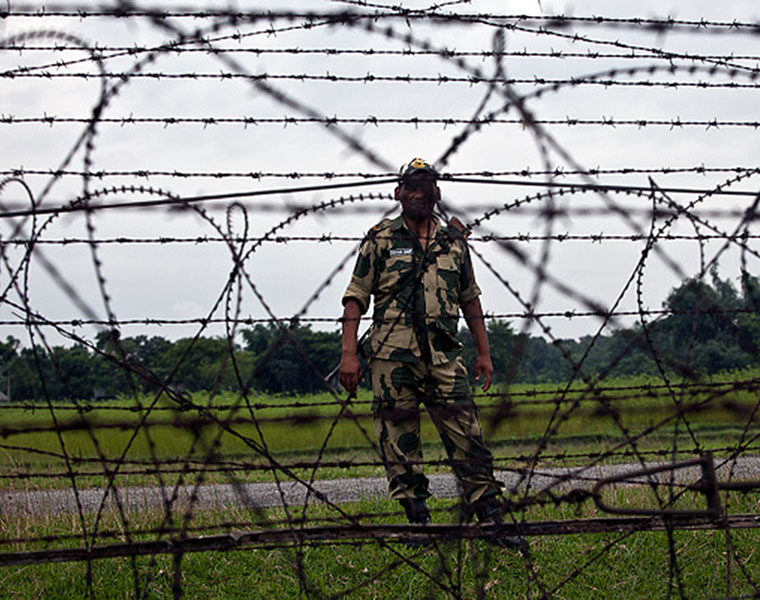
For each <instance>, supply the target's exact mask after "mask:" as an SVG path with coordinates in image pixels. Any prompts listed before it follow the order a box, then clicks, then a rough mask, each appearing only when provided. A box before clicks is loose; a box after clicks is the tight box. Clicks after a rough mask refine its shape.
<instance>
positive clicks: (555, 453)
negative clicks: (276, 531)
mask: <svg viewBox="0 0 760 600" xmlns="http://www.w3.org/2000/svg"><path fill="white" fill-rule="evenodd" d="M754 376H755V374H754V373H748V374H742V375H741V376H737V377H734V378H733V379H731V378H727V380H728V381H736V380H737V379H741V378H745V379H752V378H754ZM661 383H662V382H652V381H644V380H643V379H641V378H639V379H636V380H626V381H615V382H610V381H607V382H605V387H606V388H607V389H606V390H605V391H604V392H603V394H602V396H601V398H602V400H600V395H599V394H588V393H585V392H579V391H578V389H576V390H571V391H570V392H567V391H564V390H562V389H561V388H557V387H556V386H554V387H553V386H514V387H512V388H510V389H509V390H508V392H509V395H504V396H500V397H497V398H482V399H480V402H479V404H480V406H481V407H482V416H483V423H484V427H485V430H486V433H487V436H488V438H489V443H490V446H491V448H492V450H493V451H494V455H495V458H496V462H497V466H502V467H515V466H517V467H519V466H522V465H528V464H532V463H531V461H532V459H533V457H534V456H537V457H538V466H542V467H545V466H562V465H578V464H587V463H588V462H590V461H592V460H598V459H599V458H600V456H603V455H605V454H609V456H607V457H606V458H604V459H602V460H603V462H608V463H609V462H623V461H631V460H636V457H637V456H640V457H644V458H647V459H652V460H666V459H668V458H671V455H672V453H673V452H674V451H679V452H683V453H684V454H681V455H677V456H680V457H684V456H685V455H688V453H689V452H691V451H692V450H704V449H712V448H717V449H725V448H728V447H737V448H740V449H741V451H742V452H744V453H758V452H760V450H759V449H758V448H757V447H758V445H760V444H759V443H758V442H757V441H756V439H755V438H756V437H757V436H758V433H760V428H758V426H757V421H756V417H755V415H754V409H755V403H756V398H755V397H754V395H753V394H751V393H750V392H747V391H737V390H731V391H729V392H726V391H725V390H713V391H705V390H703V391H700V392H699V393H697V394H680V393H679V392H678V390H677V389H671V390H669V393H668V394H666V395H658V393H656V392H653V391H652V390H653V389H654V388H653V387H652V386H655V385H659V384H661ZM707 383H711V384H719V383H721V381H720V380H718V379H715V380H713V381H711V382H707ZM609 388H616V389H609ZM631 390H633V391H631ZM502 391H505V392H506V390H502ZM716 392H717V393H716ZM194 401H195V402H196V403H198V404H205V403H208V402H209V401H208V399H207V398H204V397H203V396H202V395H196V397H194ZM331 401H332V398H331V397H329V396H328V395H322V396H315V397H309V398H286V397H283V398H255V399H252V400H251V402H253V403H254V404H258V405H257V406H240V407H239V408H237V409H235V410H232V409H231V408H230V407H231V406H236V405H237V404H238V403H239V402H240V401H239V399H237V398H235V397H233V396H223V397H219V398H215V399H214V401H213V402H211V403H210V404H209V410H208V411H203V412H201V413H199V412H198V411H193V410H190V411H187V410H183V411H180V410H175V408H176V407H171V406H168V405H164V404H163V403H162V401H160V400H159V402H158V404H157V405H158V406H160V407H162V408H163V409H165V410H161V411H159V412H154V413H151V414H149V415H147V416H145V414H144V413H141V412H136V411H132V410H124V409H131V408H134V407H135V405H136V402H139V403H140V404H141V405H142V406H143V407H145V406H147V405H148V404H149V403H150V402H151V399H150V398H147V397H146V398H139V399H137V400H135V399H122V400H119V401H117V402H116V403H115V404H114V403H111V404H108V405H100V406H97V407H83V408H86V410H71V409H72V405H60V406H56V407H52V410H51V407H46V406H40V405H35V406H30V407H28V408H26V409H13V410H9V409H4V410H3V411H2V413H0V414H1V415H2V427H1V428H0V487H2V488H3V489H4V490H13V491H24V490H30V491H31V490H38V489H44V488H66V487H70V486H71V485H72V481H74V482H76V485H77V487H79V488H85V487H97V486H102V485H104V484H105V483H106V481H107V480H108V477H107V476H106V475H105V474H104V473H103V469H104V465H105V466H107V467H108V468H109V470H111V471H112V472H114V470H115V469H114V467H115V466H117V465H118V469H117V470H116V471H117V473H116V475H115V476H114V477H115V482H116V485H119V486H132V485H161V486H168V485H173V484H174V483H176V482H178V481H183V482H187V483H195V482H196V481H201V482H207V483H211V482H216V481H220V482H229V481H270V480H272V479H273V474H272V470H271V468H265V467H267V466H269V467H271V461H276V462H277V463H278V464H281V465H289V466H291V467H292V469H293V472H294V473H295V474H297V475H298V476H299V477H307V478H308V477H311V476H316V477H357V476H382V474H383V470H382V468H381V466H379V465H378V464H377V455H376V453H375V452H374V451H373V449H372V444H373V443H374V434H373V433H372V423H371V418H370V417H369V397H368V396H367V395H366V394H362V395H360V397H359V399H358V402H356V403H354V404H353V405H352V406H351V407H349V408H350V411H351V415H350V416H349V417H348V418H337V417H338V416H339V415H340V414H341V412H340V410H341V409H340V408H339V407H338V406H336V405H334V404H331ZM263 404H266V405H267V406H261V405H263ZM677 406H678V407H680V408H684V407H689V410H688V411H687V412H686V413H685V415H682V416H681V417H680V418H677V417H676V416H677V415H678V413H679V411H678V410H677V408H676V407H677ZM199 414H200V415H201V416H204V415H205V416H207V415H209V414H211V415H213V417H214V419H213V420H212V422H210V423H205V424H204V423H197V422H195V423H192V422H191V420H192V419H194V418H196V417H198V416H199ZM342 414H343V416H344V417H345V416H346V414H345V412H344V413H342ZM143 417H144V418H145V419H147V421H144V420H143ZM253 417H255V422H254V419H253ZM231 419H237V420H231ZM61 425H63V426H64V427H63V428H60V426H61ZM104 425H105V426H106V427H103V426H104ZM138 425H139V427H138ZM54 427H59V428H60V430H59V431H56V430H55V429H54ZM423 441H424V444H425V446H424V447H425V457H426V459H428V460H432V461H436V460H439V459H443V458H444V456H443V452H442V449H441V445H440V442H439V441H438V438H437V435H436V433H435V431H434V430H433V428H432V426H431V425H430V424H429V422H428V421H427V420H426V419H423ZM537 449H540V452H537ZM122 457H123V458H125V459H126V462H123V463H122V462H121V459H122ZM317 459H319V460H320V466H319V468H317V469H314V468H311V467H309V466H306V465H308V464H309V463H312V462H314V461H315V460H317ZM361 463H368V464H361ZM427 470H428V472H435V471H448V468H447V467H446V466H435V465H433V466H430V468H428V469H427ZM730 499H731V502H730V503H729V504H728V507H729V512H730V513H731V514H737V513H742V512H743V513H750V514H757V513H760V505H759V504H758V501H757V495H754V494H749V495H746V496H736V495H732V496H731V497H730ZM608 501H609V502H611V503H622V504H628V505H634V506H655V505H656V502H655V501H654V498H653V496H652V494H651V492H647V491H645V490H639V489H631V488H627V489H626V490H620V491H614V492H613V497H612V498H609V499H608ZM697 502H701V499H700V498H697V497H696V496H695V495H694V494H692V495H691V496H686V497H685V498H684V500H682V504H687V505H688V504H689V503H697ZM432 506H433V507H434V508H435V509H436V512H435V521H436V522H438V523H445V522H456V519H457V512H456V510H455V504H454V501H452V500H446V499H438V500H434V501H433V502H432ZM682 508H683V507H682ZM341 511H343V513H348V514H349V515H353V516H355V517H357V518H358V519H359V522H361V523H369V522H384V523H401V522H403V517H402V515H401V514H400V513H399V512H398V506H397V505H396V504H395V503H391V502H389V501H386V500H372V501H365V502H362V503H358V504H354V505H346V506H343V507H341ZM288 516H289V517H291V518H292V517H293V516H294V515H292V514H291V515H285V514H284V513H283V512H282V511H277V510H267V511H260V512H257V513H253V514H252V513H245V512H234V511H226V512H222V513H220V512H215V513H205V514H204V513H195V512H192V513H189V514H171V515H170V516H168V517H166V519H165V518H164V516H163V515H160V514H157V515H151V514H130V515H123V516H119V515H115V514H105V515H102V516H101V517H100V518H96V517H95V516H94V515H87V516H85V517H84V518H80V517H78V516H76V515H58V516H57V517H56V518H50V519H42V520H36V521H32V520H29V519H20V518H12V517H9V516H8V515H7V514H2V511H0V542H2V543H0V553H1V552H24V551H32V550H40V549H46V548H48V549H60V548H67V547H68V548H79V547H82V545H83V544H84V542H83V539H82V537H81V536H82V533H83V532H87V533H88V534H92V533H93V532H96V533H97V534H98V535H97V540H96V543H97V544H113V543H119V542H124V541H128V540H155V539H166V538H167V537H171V535H172V534H168V533H165V532H164V533H157V529H156V528H161V527H163V528H167V527H168V528H169V529H170V530H175V531H176V530H177V529H178V528H181V527H182V526H183V524H185V525H186V526H187V527H189V530H188V535H190V536H191V537H195V536H200V535H207V534H218V533H220V532H225V531H229V530H243V531H249V530H252V529H259V528H271V527H285V526H286V522H287V518H286V517H288ZM305 516H306V518H307V521H308V523H309V524H313V523H317V522H333V523H346V522H348V521H349V520H350V518H349V517H348V516H346V514H341V512H340V511H337V512H336V510H335V509H331V508H329V507H326V506H313V507H310V508H309V509H308V512H307V514H306V515H305ZM599 516H604V515H600V514H599V513H598V512H597V510H596V509H595V508H594V506H593V505H592V504H591V503H590V502H588V501H586V502H584V503H580V504H576V503H567V502H562V503H559V504H558V505H556V506H555V505H548V506H547V505H536V506H531V507H529V508H528V509H526V510H525V511H524V512H521V513H519V514H516V515H514V517H515V518H516V519H517V520H518V521H540V520H554V519H574V518H590V517H599ZM167 519H168V520H167ZM330 519H332V521H329V520H330ZM325 520H328V521H325ZM755 538H756V533H755V531H754V530H736V531H730V532H726V531H675V532H673V533H672V534H668V533H663V532H640V533H635V534H628V535H626V534H619V533H618V534H614V533H606V534H576V535H566V536H559V535H557V536H538V537H534V538H532V539H531V540H530V553H529V556H528V557H527V559H526V558H524V557H522V556H520V555H518V554H515V553H513V552H506V551H503V550H494V549H493V548H492V547H491V546H489V545H488V544H486V543H485V542H483V541H480V540H474V541H461V542H456V543H454V542H449V543H441V544H439V545H437V546H436V547H435V548H434V549H431V550H428V551H422V552H421V551H419V550H412V549H409V548H407V547H405V546H403V545H400V544H398V543H395V542H393V543H388V544H379V543H366V542H357V543H354V542H350V541H349V542H347V543H329V544H323V545H304V546H302V547H294V546H285V547H283V546H278V547H272V548H263V547H257V548H249V549H246V550H240V551H228V552H200V553H194V554H186V555H184V556H183V557H182V558H181V562H180V563H179V564H175V563H174V562H173V561H172V558H171V557H170V556H167V555H161V556H156V557H150V556H147V557H145V556H144V557H138V558H135V559H123V558H117V559H104V560H97V561H93V562H92V563H91V565H90V566H89V568H88V565H87V563H84V562H71V563H67V562H64V563H47V564H42V565H28V566H13V567H4V568H0V598H19V599H20V598H24V599H25V598H85V597H88V593H89V590H94V597H96V598H125V597H134V598H138V597H139V598H144V597H148V598H170V597H172V596H173V594H174V592H173V586H178V587H177V588H176V589H177V590H181V592H182V594H183V595H184V597H185V598H250V597H254V598H294V597H299V596H300V597H308V598H333V597H346V598H425V597H430V598H476V597H489V598H491V597H493V598H512V597H514V598H541V597H549V598H583V599H585V598H610V597H615V598H621V599H623V598H664V597H677V598H717V597H720V598H727V597H732V598H738V597H743V596H744V597H750V596H752V595H753V594H755V593H757V588H756V587H755V586H760V577H756V575H755V574H756V573H759V572H760V564H758V563H759V562H760V558H758V556H757V552H756V550H755V546H756V544H755ZM175 575H176V577H175ZM756 580H757V581H756ZM88 582H90V583H89V584H88Z"/></svg>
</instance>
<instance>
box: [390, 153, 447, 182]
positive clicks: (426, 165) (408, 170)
mask: <svg viewBox="0 0 760 600" xmlns="http://www.w3.org/2000/svg"><path fill="white" fill-rule="evenodd" d="M418 173H420V174H424V175H426V176H427V177H429V178H430V179H433V180H436V179H438V171H437V170H436V168H435V167H434V166H433V163H430V162H428V161H426V160H425V159H424V158H413V159H412V160H410V161H409V162H408V163H405V164H403V165H401V168H400V169H399V172H398V179H399V181H404V180H405V179H407V178H408V177H411V176H412V175H417V174H418Z"/></svg>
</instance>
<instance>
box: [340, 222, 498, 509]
mask: <svg viewBox="0 0 760 600" xmlns="http://www.w3.org/2000/svg"><path fill="white" fill-rule="evenodd" d="M433 227H434V229H433V232H432V235H431V240H430V242H429V244H428V248H427V250H423V248H422V245H421V244H420V242H419V240H418V239H417V236H416V235H415V234H414V233H412V232H411V231H410V230H409V229H408V228H407V226H406V224H405V223H404V220H403V218H402V217H401V216H399V217H397V218H395V219H385V220H383V221H382V222H381V223H379V224H378V225H376V226H375V227H373V228H372V229H371V230H370V231H369V233H368V234H367V236H366V238H365V240H364V242H363V243H362V245H361V248H360V250H359V257H358V259H357V261H356V266H355V268H354V272H353V276H352V278H351V282H350V283H349V285H348V288H347V289H346V292H345V294H344V296H343V304H344V305H345V303H346V302H347V301H348V300H349V299H354V300H355V301H356V302H358V304H359V306H360V308H361V312H362V314H363V313H365V312H366V311H367V309H368V308H369V302H370V297H371V296H374V313H373V326H372V331H371V334H370V337H369V345H370V346H371V348H368V349H365V350H364V354H365V355H366V356H367V357H368V358H369V359H370V361H371V362H370V367H371V373H372V389H373V395H374V398H373V403H372V409H373V412H374V415H375V432H376V433H377V437H378V440H379V441H380V448H381V452H382V454H383V460H384V462H385V465H386V472H387V476H388V480H389V487H390V495H391V497H392V498H396V499H402V498H420V499H424V498H427V497H429V496H430V492H429V491H428V480H427V478H426V477H425V475H424V473H423V467H422V462H421V461H422V448H421V443H420V421H419V405H420V403H423V404H424V405H425V408H426V409H427V411H428V413H429V414H430V417H431V419H432V421H433V424H434V425H435V427H436V429H437V430H438V433H439V434H440V437H441V440H442V442H443V445H444V448H445V449H446V452H447V454H448V456H449V460H450V461H451V464H452V467H453V469H454V473H455V474H456V475H457V477H458V479H459V481H460V483H461V485H462V491H463V498H464V501H465V502H466V503H468V504H472V503H473V502H475V501H477V500H482V499H484V498H487V497H490V496H493V495H496V494H498V493H500V487H499V484H498V483H497V482H496V481H495V480H494V478H493V459H492V456H491V453H490V451H489V450H488V448H487V447H486V446H485V444H484V442H483V436H482V431H481V427H480V422H479V418H478V411H477V407H476V406H475V403H474V402H473V399H472V394H471V392H470V384H469V378H468V375H467V370H466V369H465V367H464V364H463V361H462V358H461V349H462V347H461V344H460V343H459V341H458V340H457V326H458V319H459V309H460V307H462V306H464V305H466V304H467V303H469V302H470V301H472V300H474V299H475V298H477V297H478V295H479V294H480V288H478V286H477V284H476V283H475V278H474V274H473V269H472V263H471V261H470V255H469V251H468V249H467V244H466V242H465V239H464V236H463V234H462V231H461V230H460V229H459V228H457V227H455V226H454V225H446V226H441V224H440V223H439V222H438V220H437V219H434V220H433Z"/></svg>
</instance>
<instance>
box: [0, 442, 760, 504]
mask: <svg viewBox="0 0 760 600" xmlns="http://www.w3.org/2000/svg"><path fill="white" fill-rule="evenodd" d="M721 463H722V461H721V460H716V469H717V476H718V481H723V480H726V479H728V477H729V475H730V471H729V469H730V468H731V467H733V474H732V475H731V478H732V480H760V457H755V456H745V457H741V458H739V459H737V460H736V461H734V462H733V463H732V464H721ZM661 464H664V463H650V464H649V465H648V466H649V467H654V466H657V465H661ZM639 469H640V466H639V465H631V464H622V465H606V466H597V467H591V468H572V469H571V468H562V469H545V470H537V471H536V472H534V474H533V477H532V478H531V482H530V486H531V493H532V494H535V493H538V492H540V491H541V490H545V489H551V490H552V491H554V492H556V493H566V492H568V491H569V490H572V489H583V490H589V489H591V488H592V487H593V485H594V484H595V483H596V481H598V480H599V479H601V478H606V477H612V476H616V475H619V474H623V473H627V472H629V473H631V472H634V471H637V470H639ZM671 473H675V476H676V481H677V482H678V483H687V482H694V481H696V480H697V479H698V478H699V476H700V469H699V467H690V468H684V469H679V470H677V471H672V472H671V471H667V472H664V473H660V474H659V475H658V477H659V478H660V479H665V480H667V479H668V478H669V477H670V476H671ZM496 476H497V478H498V479H499V480H501V481H502V482H504V484H505V485H506V486H507V489H513V488H514V487H515V486H516V485H518V481H519V477H520V475H519V473H515V472H511V471H497V473H496ZM637 481H638V482H639V483H642V482H644V481H645V480H644V479H643V478H638V480H637ZM520 488H521V491H524V489H525V482H524V481H523V482H522V484H521V485H520ZM313 490H315V491H316V492H317V493H318V494H320V495H321V496H322V501H323V500H327V501H329V502H332V503H336V504H342V503H346V502H356V501H358V500H361V499H363V498H372V497H381V496H384V495H386V494H387V484H386V482H385V479H383V478H379V477H365V478H357V479H329V480H324V479H323V480H318V481H315V482H314V484H313ZM307 491H308V490H307V488H306V486H305V485H303V484H301V483H298V482H292V481H288V482H284V483H282V484H280V486H277V485H276V484H273V483H246V484H240V485H234V484H214V485H203V486H200V487H198V488H197V489H196V488H194V487H193V486H183V487H180V488H178V489H177V490H174V489H173V488H164V489H162V488H160V487H131V488H122V489H119V490H118V495H119V499H120V503H121V505H122V506H123V507H125V508H126V509H127V511H129V512H132V511H138V512H139V511H143V510H146V509H153V510H155V509H160V508H161V507H162V506H164V504H165V502H166V501H167V500H169V498H170V497H171V495H172V494H174V493H176V498H175V499H174V501H173V503H172V504H173V510H175V511H176V510H181V509H183V508H186V507H188V506H190V505H191V504H192V505H193V506H194V507H195V509H203V510H205V509H220V508H229V507H231V506H239V507H249V508H252V507H260V508H270V507H275V506H282V505H283V503H287V504H288V505H303V504H304V502H306V501H307V500H308V501H309V502H315V501H317V502H318V501H321V500H320V499H318V498H316V497H315V492H314V491H312V493H311V494H309V495H308V496H307ZM430 491H431V492H432V493H433V495H434V496H436V497H440V498H449V497H455V496H457V495H458V486H457V482H456V480H455V479H454V477H453V476H452V475H449V474H441V475H431V476H430ZM193 495H195V499H194V500H193ZM78 496H79V503H80V504H81V506H82V511H83V512H85V513H91V512H94V511H96V510H98V507H99V506H100V505H101V503H103V501H104V498H103V497H104V492H103V490H101V489H86V490H80V491H79V494H78ZM116 506H117V505H116V503H115V496H114V494H113V493H110V494H109V495H108V497H107V498H106V499H105V509H106V510H107V511H112V510H115V509H116ZM77 510H78V509H77V498H76V496H75V494H74V492H73V490H70V489H67V490H50V491H28V492H3V493H2V494H1V495H0V515H4V516H5V515H14V514H15V515H26V516H30V517H39V516H44V515H48V516H53V515H62V514H67V513H69V514H70V513H76V512H77Z"/></svg>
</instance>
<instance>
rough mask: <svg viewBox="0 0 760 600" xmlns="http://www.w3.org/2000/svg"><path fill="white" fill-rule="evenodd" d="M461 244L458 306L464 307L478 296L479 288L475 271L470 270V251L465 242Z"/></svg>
mask: <svg viewBox="0 0 760 600" xmlns="http://www.w3.org/2000/svg"><path fill="white" fill-rule="evenodd" d="M462 243H463V244H464V252H463V253H462V269H461V271H460V287H459V289H460V292H459V306H465V305H466V304H469V303H470V302H472V301H473V300H475V298H477V297H478V296H480V288H479V287H478V284H477V282H476V281H475V271H474V270H473V268H472V259H471V258H470V251H469V249H468V248H467V244H466V243H465V242H462Z"/></svg>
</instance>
